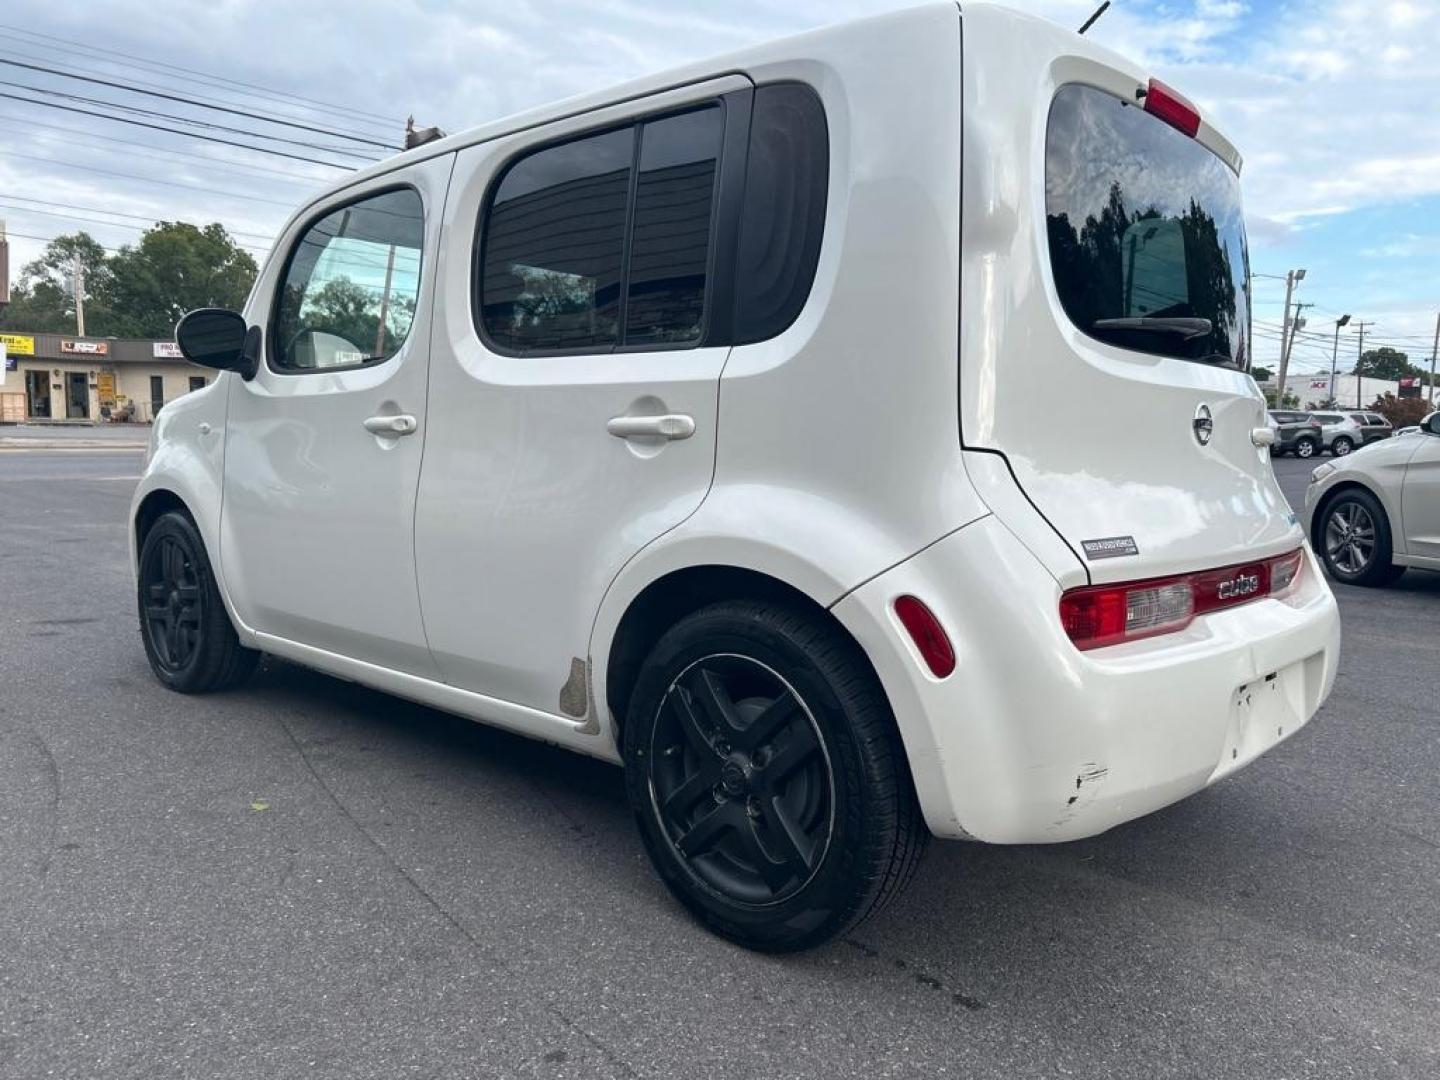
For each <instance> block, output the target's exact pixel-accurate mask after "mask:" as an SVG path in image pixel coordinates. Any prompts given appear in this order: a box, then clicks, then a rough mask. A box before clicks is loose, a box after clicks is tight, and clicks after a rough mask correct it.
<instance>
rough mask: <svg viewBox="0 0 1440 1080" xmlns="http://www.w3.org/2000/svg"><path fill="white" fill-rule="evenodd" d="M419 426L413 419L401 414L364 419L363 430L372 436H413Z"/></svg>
mask: <svg viewBox="0 0 1440 1080" xmlns="http://www.w3.org/2000/svg"><path fill="white" fill-rule="evenodd" d="M419 426H420V425H419V424H418V423H417V422H416V420H415V417H413V416H406V415H404V414H403V413H402V414H401V415H399V416H370V417H366V419H365V430H366V431H368V432H370V433H371V434H372V435H414V434H415V429H416V428H418V427H419Z"/></svg>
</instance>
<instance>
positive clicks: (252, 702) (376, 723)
mask: <svg viewBox="0 0 1440 1080" xmlns="http://www.w3.org/2000/svg"><path fill="white" fill-rule="evenodd" d="M1313 465H1314V463H1313V462H1308V463H1307V462H1297V461H1294V460H1283V461H1280V462H1278V463H1277V472H1278V473H1279V475H1280V476H1281V479H1282V482H1283V483H1284V486H1285V487H1286V490H1287V494H1289V495H1290V496H1291V498H1292V499H1298V497H1299V495H1300V493H1303V489H1304V483H1305V479H1306V477H1307V475H1308V473H1309V471H1310V469H1311V468H1312V467H1313ZM139 471H140V455H139V454H137V453H135V452H134V451H131V450H125V449H118V448H112V449H103V450H85V451H81V450H70V451H59V452H52V451H47V450H38V449H25V448H18V449H16V448H11V449H0V1077H5V1078H7V1080H9V1078H15V1080H22V1078H23V1080H29V1078H32V1077H35V1078H38V1077H77V1078H78V1077H85V1078H95V1077H106V1078H117V1077H137V1078H139V1077H143V1078H145V1080H160V1078H168V1077H205V1078H211V1077H217V1078H218V1077H246V1078H254V1077H268V1078H282V1077H296V1076H305V1077H336V1078H345V1080H357V1078H362V1077H377V1078H386V1080H393V1078H399V1077H411V1076H414V1077H447V1078H448V1077H491V1076H493V1077H592V1076H594V1077H651V1078H653V1077H691V1076H695V1077H755V1078H772V1077H817V1078H821V1077H824V1078H833V1077H867V1078H872V1077H889V1076H897V1077H898V1076H905V1077H911V1076H913V1077H937V1076H955V1077H1006V1078H1015V1077H1056V1076H1077V1077H1100V1076H1103V1077H1136V1078H1147V1080H1149V1078H1156V1077H1171V1076H1174V1077H1182V1076H1184V1077H1205V1078H1207V1080H1209V1078H1215V1077H1244V1078H1257V1077H1264V1078H1297V1077H1326V1078H1335V1077H1365V1078H1372V1077H1402V1076H1403V1077H1434V1076H1437V1075H1440V889H1437V888H1436V882H1437V880H1440V813H1437V805H1436V790H1437V789H1436V780H1435V778H1436V776H1437V775H1440V738H1437V731H1440V709H1437V704H1436V703H1437V698H1440V575H1425V574H1420V573H1416V572H1414V571H1412V572H1411V573H1409V574H1407V575H1406V577H1405V578H1404V579H1402V581H1401V582H1400V584H1399V586H1398V587H1396V588H1394V589H1390V590H1387V591H1384V592H1372V591H1364V590H1354V589H1340V590H1339V596H1340V604H1341V607H1342V610H1343V616H1344V627H1345V647H1344V655H1343V660H1342V664H1341V670H1340V675H1339V679H1338V682H1337V684H1336V687H1335V692H1334V694H1333V695H1332V697H1331V699H1330V700H1329V702H1328V703H1327V704H1326V706H1325V707H1324V709H1323V710H1322V711H1321V712H1320V714H1319V715H1318V716H1317V717H1316V718H1315V720H1314V721H1313V722H1312V723H1311V725H1310V726H1309V727H1308V728H1307V729H1305V730H1304V731H1302V732H1301V733H1299V734H1298V735H1297V736H1296V737H1295V738H1294V739H1293V740H1291V741H1289V742H1287V743H1286V744H1285V745H1283V746H1281V747H1280V748H1278V749H1277V750H1276V751H1275V752H1274V753H1272V754H1271V755H1269V756H1268V757H1266V758H1263V759H1262V760H1261V761H1259V762H1257V763H1256V764H1255V765H1253V766H1252V767H1250V768H1249V769H1246V770H1244V771H1242V772H1241V773H1239V774H1238V775H1237V776H1235V777H1233V778H1231V779H1229V780H1226V781H1224V782H1222V783H1220V784H1218V785H1216V786H1215V787H1213V788H1211V789H1209V790H1207V791H1205V792H1203V793H1201V794H1200V795H1197V796H1195V797H1193V798H1191V799H1189V800H1187V801H1185V802H1183V803H1181V804H1179V805H1177V806H1174V807H1172V808H1170V809H1168V810H1165V811H1163V812H1161V813H1158V814H1155V815H1152V816H1151V817H1149V818H1146V819H1144V820H1141V821H1138V822H1134V823H1132V824H1130V825H1127V826H1124V827H1121V828H1118V829H1116V830H1114V831H1112V832H1110V833H1108V834H1106V835H1104V836H1101V837H1097V838H1095V839H1092V840H1089V841H1085V842H1081V843H1076V844H1070V845H1065V846H1057V847H1030V848H1011V849H999V848H986V847H981V846H974V845H965V844H959V843H935V844H932V846H931V848H930V851H929V853H928V857H927V859H926V862H925V864H924V865H923V866H922V868H921V870H920V874H919V877H918V880H917V881H916V883H915V886H914V887H913V888H912V889H911V890H910V892H909V893H908V894H907V895H906V896H905V897H904V898H903V899H902V900H901V901H900V902H899V903H898V904H897V905H895V906H893V907H892V908H891V909H889V910H888V911H887V912H886V913H885V914H884V915H883V916H881V917H880V918H879V919H878V920H876V921H873V922H872V923H869V924H867V925H865V926H863V927H862V928H860V929H859V930H858V931H856V932H855V933H854V934H853V935H852V936H851V937H849V938H848V939H847V940H845V941H842V942H839V943H837V944H835V945H832V946H830V947H828V948H826V949H823V950H820V951H817V952H814V953H811V954H807V955H802V956H796V957H785V958H767V957H761V956H755V955H750V954H747V953H745V952H743V951H741V950H738V949H736V948H734V947H731V946H729V945H727V944H725V943H723V942H721V941H718V940H716V939H715V938H712V937H710V936H708V935H707V934H705V933H703V932H701V931H700V930H698V929H697V928H696V927H695V926H694V925H693V924H692V923H691V922H690V921H689V920H688V919H687V918H686V917H685V916H684V914H683V913H682V912H681V911H680V910H679V908H678V907H677V906H676V905H675V904H674V903H672V902H671V900H670V899H669V897H668V896H667V894H666V893H665V892H664V890H663V888H662V886H661V885H660V883H659V881H658V879H657V878H656V877H655V876H654V875H653V874H652V873H651V871H650V868H649V866H648V864H647V862H646V860H645V856H644V853H643V851H642V849H641V846H640V842H639V840H638V838H637V836H636V834H635V832H634V830H633V828H632V826H631V822H630V820H629V817H628V812H627V810H626V807H625V804H624V799H623V792H622V789H621V784H620V776H619V773H618V772H617V771H616V770H614V769H612V768H610V767H609V766H606V765H603V764H599V763H596V762H591V761H587V760H585V759H582V758H579V757H576V756H572V755H569V754H566V753H562V752H560V751H558V750H553V749H550V748H548V747H544V746H541V745H538V744H534V743H530V742H526V741H524V740H521V739H519V738H515V737H511V736H508V735H504V734H500V733H497V732H494V731H490V730H487V729H485V728H482V727H478V726H474V725H472V724H469V723H467V722H465V721H462V720H458V719H455V718H452V717H449V716H446V715H444V714H441V713H438V712H434V711H432V710H428V709H424V708H420V707H417V706H413V705H409V704H406V703H404V702H400V701H396V700H394V699H390V698H387V697H384V696H383V695H380V694H377V693H373V692H370V691H368V690H365V689H362V688H359V687H357V686H354V685H351V684H347V683H343V682H339V681H337V680H335V679H331V678H328V677H326V676H322V675H318V674H314V673H311V672H308V671H305V670H303V669H301V668H298V667H294V666H292V665H289V664H285V663H280V662H277V661H267V663H266V664H265V666H264V667H263V668H262V670H261V672H260V674H259V676H258V677H257V678H256V680H255V681H254V682H253V683H252V684H251V685H250V686H249V687H247V688H245V689H243V690H241V691H238V692H233V693H227V694H223V695H216V696H213V697H206V698H184V697H180V696H177V695H174V694H170V693H167V692H166V691H164V690H163V689H161V688H160V686H159V685H158V684H157V683H156V682H155V681H154V680H153V679H152V678H151V676H150V674H149V671H148V669H147V667H146V664H145V659H144V656H143V654H142V651H141V647H140V641H139V637H138V632H137V630H136V626H135V619H134V614H133V601H132V597H131V584H130V578H129V572H128V569H127V566H126V554H125V525H124V518H125V511H126V506H127V503H128V499H129V495H130V491H131V489H132V487H133V485H134V478H135V477H136V476H137V475H138V473H139ZM1156 708H1164V703H1163V702H1157V703H1156Z"/></svg>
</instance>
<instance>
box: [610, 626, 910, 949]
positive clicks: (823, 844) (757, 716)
mask: <svg viewBox="0 0 1440 1080" xmlns="http://www.w3.org/2000/svg"><path fill="white" fill-rule="evenodd" d="M624 753H625V776H626V789H627V792H628V794H629V798H630V805H631V809H632V810H633V811H634V813H635V817H636V821H637V823H638V825H639V828H640V834H641V836H642V838H643V839H644V842H645V847H646V850H647V851H648V852H649V855H650V858H651V860H652V861H653V862H654V864H655V867H656V870H657V871H658V872H659V874H660V877H661V878H662V879H663V880H664V882H665V884H666V885H667V886H668V887H669V888H670V890H671V892H672V893H674V895H675V896H676V898H677V899H678V900H679V901H680V902H681V903H682V904H684V905H685V907H686V908H688V909H689V910H690V912H691V913H692V914H693V915H694V916H695V917H696V918H697V919H699V920H700V921H701V922H702V923H703V924H705V925H706V926H707V927H709V928H710V929H711V930H713V931H714V932H716V933H718V934H720V935H721V936H723V937H726V938H729V939H730V940H731V941H734V942H736V943H738V944H740V945H744V946H746V947H748V948H752V949H759V950H764V951H768V952H786V951H792V950H798V949H805V948H810V947H812V946H815V945H819V944H822V943H823V942H825V941H828V940H830V939H832V938H834V937H835V936H836V935H838V934H841V933H843V932H845V931H846V930H848V929H850V928H851V927H853V926H855V925H856V924H857V923H859V922H860V921H861V920H863V919H864V918H866V917H867V916H869V915H871V914H873V913H874V912H876V911H878V910H879V909H880V908H881V907H883V906H884V904H886V903H887V902H888V901H889V900H891V899H892V898H893V897H894V896H895V895H897V894H898V893H899V892H900V891H901V890H902V888H903V887H904V886H905V885H906V884H907V883H908V881H909V879H910V878H911V876H912V875H913V873H914V870H915V867H916V865H917V864H918V862H919V857H920V854H921V852H922V850H923V848H924V844H925V841H926V839H927V838H928V833H927V831H926V829H925V825H924V822H923V820H922V819H921V816H920V811H919V807H918V805H917V803H916V799H915V794H914V791H913V788H912V786H911V781H910V776H909V772H908V770H907V768H906V764H905V759H904V750H903V748H902V746H901V744H900V739H899V733H898V731H897V729H896V727H895V721H894V718H893V716H892V715H891V712H890V708H889V705H888V704H887V702H886V700H885V696H884V693H883V691H882V690H881V688H880V686H879V683H878V681H877V680H876V678H875V676H874V673H873V672H872V671H871V670H870V667H869V664H868V662H867V660H866V658H865V656H864V655H863V653H861V652H860V649H859V647H858V646H856V645H855V644H854V642H853V641H851V640H850V639H848V638H847V637H845V636H844V634H843V633H841V632H840V631H839V630H838V629H837V628H836V627H834V626H832V625H830V624H828V623H827V622H825V621H824V620H823V619H821V618H819V617H817V616H815V615H813V614H811V613H809V612H806V611H804V610H802V609H799V608H793V607H789V606H783V605H776V604H767V603H759V602H748V601H745V602H741V601H735V602H726V603H720V604H715V605H712V606H710V607H707V608H703V609H701V610H700V611H697V612H695V613H693V614H691V615H689V616H687V617H685V618H684V619H682V620H681V621H680V622H678V623H677V624H676V625H675V626H673V627H672V628H671V629H670V630H669V631H667V632H666V633H665V635H664V636H663V637H662V638H661V639H660V641H659V642H658V643H657V644H656V646H655V648H654V650H653V651H652V652H651V654H650V656H649V657H648V658H647V660H646V661H645V664H644V666H643V668H642V669H641V672H640V677H639V679H638V681H637V683H636V686H635V690H634V693H633V694H632V695H631V702H630V708H629V714H628V717H627V720H626V723H625V730H624Z"/></svg>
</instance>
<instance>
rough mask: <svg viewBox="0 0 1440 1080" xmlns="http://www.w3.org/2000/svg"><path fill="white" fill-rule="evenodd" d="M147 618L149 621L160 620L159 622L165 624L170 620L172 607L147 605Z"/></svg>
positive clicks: (167, 605)
mask: <svg viewBox="0 0 1440 1080" xmlns="http://www.w3.org/2000/svg"><path fill="white" fill-rule="evenodd" d="M145 617H146V618H147V619H158V620H160V621H162V622H163V621H164V620H166V619H168V618H170V605H169V604H146V605H145Z"/></svg>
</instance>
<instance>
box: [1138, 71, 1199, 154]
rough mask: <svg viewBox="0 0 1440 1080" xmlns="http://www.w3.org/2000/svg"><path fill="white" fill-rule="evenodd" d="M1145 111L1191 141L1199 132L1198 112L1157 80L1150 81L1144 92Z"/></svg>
mask: <svg viewBox="0 0 1440 1080" xmlns="http://www.w3.org/2000/svg"><path fill="white" fill-rule="evenodd" d="M1145 111H1146V112H1148V113H1150V114H1151V115H1152V116H1158V117H1159V118H1160V119H1161V120H1164V121H1165V123H1167V124H1169V125H1170V126H1171V127H1173V128H1175V129H1176V130H1178V131H1182V132H1184V133H1185V134H1186V135H1188V136H1190V138H1192V139H1193V138H1194V137H1195V134H1196V132H1198V131H1199V130H1200V110H1199V109H1197V108H1195V106H1194V105H1192V104H1190V102H1189V101H1187V100H1186V99H1185V98H1184V97H1182V96H1181V95H1180V94H1178V93H1176V92H1175V91H1174V90H1172V89H1170V87H1168V86H1166V85H1165V84H1164V83H1163V82H1161V81H1160V80H1159V79H1151V80H1150V86H1149V88H1148V89H1147V90H1146V91H1145Z"/></svg>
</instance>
